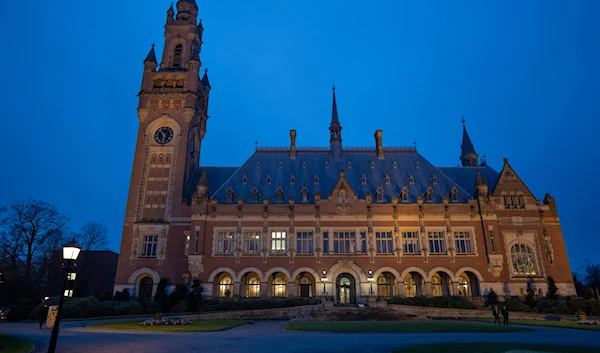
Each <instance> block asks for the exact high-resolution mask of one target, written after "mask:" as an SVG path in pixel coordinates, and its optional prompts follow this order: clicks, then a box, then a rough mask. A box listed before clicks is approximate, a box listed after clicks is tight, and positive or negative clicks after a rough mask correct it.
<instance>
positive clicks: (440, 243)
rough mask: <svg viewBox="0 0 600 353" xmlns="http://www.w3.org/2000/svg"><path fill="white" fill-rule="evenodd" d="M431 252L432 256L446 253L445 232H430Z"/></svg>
mask: <svg viewBox="0 0 600 353" xmlns="http://www.w3.org/2000/svg"><path fill="white" fill-rule="evenodd" d="M427 234H428V238H429V252H431V253H432V254H445V253H446V239H445V232H428V233H427Z"/></svg>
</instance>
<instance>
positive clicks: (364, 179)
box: [360, 177, 367, 185]
mask: <svg viewBox="0 0 600 353" xmlns="http://www.w3.org/2000/svg"><path fill="white" fill-rule="evenodd" d="M360 183H361V184H363V185H367V178H366V177H362V178H360Z"/></svg>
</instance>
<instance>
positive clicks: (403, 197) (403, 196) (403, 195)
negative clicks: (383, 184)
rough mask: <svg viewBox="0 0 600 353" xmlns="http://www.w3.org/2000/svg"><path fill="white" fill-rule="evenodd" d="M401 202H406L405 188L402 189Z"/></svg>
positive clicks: (406, 192) (406, 193)
mask: <svg viewBox="0 0 600 353" xmlns="http://www.w3.org/2000/svg"><path fill="white" fill-rule="evenodd" d="M402 202H408V189H407V188H406V186H405V187H403V188H402Z"/></svg>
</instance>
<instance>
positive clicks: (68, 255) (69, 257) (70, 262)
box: [48, 239, 81, 353]
mask: <svg viewBox="0 0 600 353" xmlns="http://www.w3.org/2000/svg"><path fill="white" fill-rule="evenodd" d="M62 250H63V260H65V262H63V265H62V267H63V268H64V269H65V279H64V281H63V286H62V292H61V293H60V300H59V302H58V312H57V313H56V321H55V322H54V327H53V328H52V336H51V337H50V344H49V345H48V353H54V350H55V349H56V341H57V340H58V326H59V325H60V314H61V313H62V306H63V302H64V299H65V291H66V290H67V279H68V277H69V271H70V270H71V269H73V267H74V265H75V260H77V256H79V252H80V251H81V248H80V247H78V246H77V245H76V244H75V239H73V240H72V241H71V242H70V243H68V244H66V245H65V246H63V249H62Z"/></svg>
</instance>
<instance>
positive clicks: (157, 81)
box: [154, 77, 163, 88]
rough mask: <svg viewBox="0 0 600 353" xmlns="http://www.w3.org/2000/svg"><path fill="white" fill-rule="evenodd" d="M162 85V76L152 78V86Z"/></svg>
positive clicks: (158, 86)
mask: <svg viewBox="0 0 600 353" xmlns="http://www.w3.org/2000/svg"><path fill="white" fill-rule="evenodd" d="M162 86H163V80H162V78H160V77H159V78H157V79H155V80H154V87H155V88H160V87H162Z"/></svg>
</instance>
